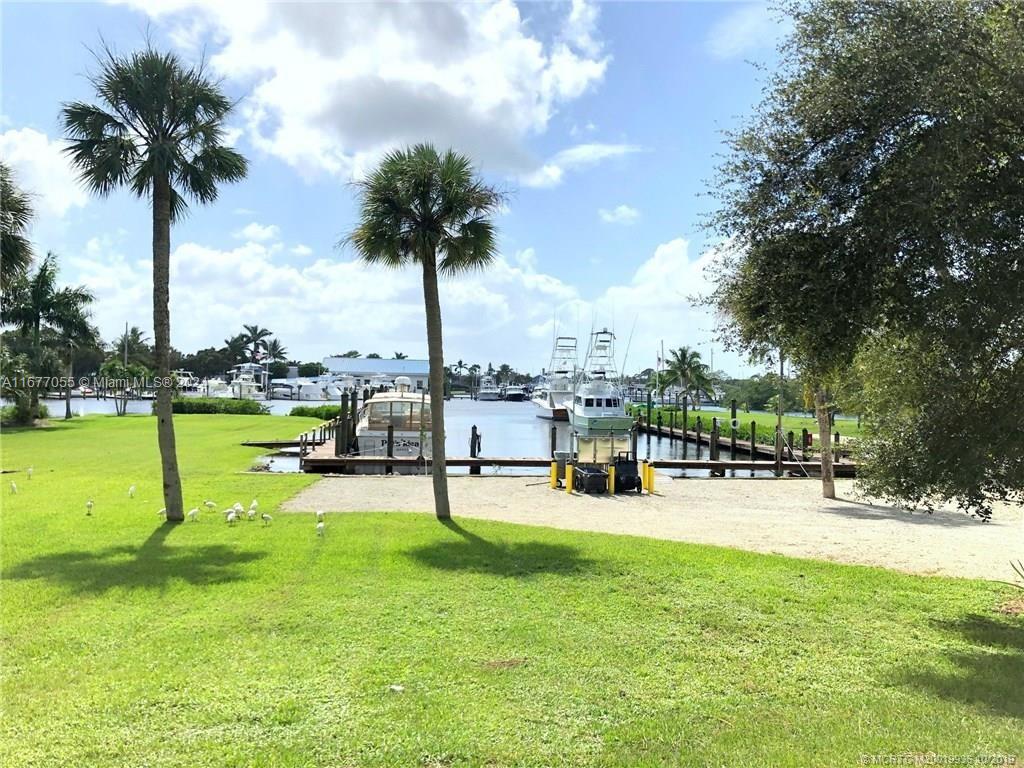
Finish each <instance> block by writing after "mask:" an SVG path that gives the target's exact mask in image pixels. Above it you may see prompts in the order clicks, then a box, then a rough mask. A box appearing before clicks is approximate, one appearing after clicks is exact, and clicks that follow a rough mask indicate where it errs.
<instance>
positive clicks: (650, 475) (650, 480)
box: [647, 464, 654, 493]
mask: <svg viewBox="0 0 1024 768" xmlns="http://www.w3.org/2000/svg"><path fill="white" fill-rule="evenodd" d="M647 492H648V493H654V464H648V465H647Z"/></svg>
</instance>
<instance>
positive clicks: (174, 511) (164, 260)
mask: <svg viewBox="0 0 1024 768" xmlns="http://www.w3.org/2000/svg"><path fill="white" fill-rule="evenodd" d="M170 273H171V187H170V183H169V181H168V180H167V177H166V176H164V177H160V176H159V175H158V176H157V178H156V179H154V182H153V337H154V342H155V346H156V375H157V378H158V379H159V380H158V381H157V385H158V386H157V388H156V425H157V426H156V431H157V442H158V443H159V445H160V463H161V469H162V471H163V481H164V507H166V509H167V520H168V521H169V522H180V521H182V520H184V519H185V508H184V505H183V504H182V501H181V476H180V475H179V474H178V456H177V450H176V448H175V443H174V422H173V420H172V415H171V395H172V392H171V388H170V387H166V386H162V385H163V384H164V383H165V382H166V381H167V380H168V379H169V378H170V375H171V309H170V280H171V274H170Z"/></svg>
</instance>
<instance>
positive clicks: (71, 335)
mask: <svg viewBox="0 0 1024 768" xmlns="http://www.w3.org/2000/svg"><path fill="white" fill-rule="evenodd" d="M56 336H57V338H56V340H55V346H57V347H58V348H60V349H62V350H63V351H64V354H65V362H66V363H67V381H66V382H65V384H64V420H65V421H69V420H70V419H71V389H72V379H73V378H74V375H75V351H76V350H78V349H88V348H89V347H95V346H97V345H99V344H100V343H101V342H100V333H99V331H98V330H97V329H96V328H95V327H94V326H92V325H90V324H89V317H88V314H87V313H86V311H85V306H84V305H82V306H80V307H76V308H74V309H73V310H72V311H71V312H70V313H69V315H68V322H67V323H66V324H65V325H64V327H63V328H61V329H60V330H59V331H58V332H57V334H56Z"/></svg>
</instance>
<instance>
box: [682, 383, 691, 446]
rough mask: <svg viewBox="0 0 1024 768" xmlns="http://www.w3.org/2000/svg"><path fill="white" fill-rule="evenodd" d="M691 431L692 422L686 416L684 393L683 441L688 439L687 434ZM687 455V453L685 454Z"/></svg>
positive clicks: (684, 395)
mask: <svg viewBox="0 0 1024 768" xmlns="http://www.w3.org/2000/svg"><path fill="white" fill-rule="evenodd" d="M689 431H690V421H689V419H688V417H687V415H686V393H685V392H684V393H683V440H685V439H686V435H687V433H688V432H689ZM683 453H684V454H685V453H686V452H685V451H684V452H683Z"/></svg>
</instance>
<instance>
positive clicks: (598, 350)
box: [567, 328, 633, 434]
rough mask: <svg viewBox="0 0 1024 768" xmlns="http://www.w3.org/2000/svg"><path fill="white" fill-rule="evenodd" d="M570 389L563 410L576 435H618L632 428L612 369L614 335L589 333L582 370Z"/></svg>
mask: <svg viewBox="0 0 1024 768" xmlns="http://www.w3.org/2000/svg"><path fill="white" fill-rule="evenodd" d="M574 386H575V391H574V392H573V394H572V397H571V399H570V400H569V401H568V404H567V410H568V412H569V423H570V424H572V426H573V429H575V430H576V431H577V432H586V433H590V434H610V433H620V434H622V433H627V432H629V431H630V430H631V429H632V428H633V417H632V416H630V415H629V414H627V413H626V402H625V398H624V396H623V393H622V389H621V388H620V386H619V375H618V372H617V370H616V368H615V334H614V333H612V332H611V331H609V330H608V329H607V328H605V329H602V330H600V331H596V332H595V333H592V334H591V336H590V348H589V349H588V350H587V356H586V359H585V360H584V361H583V370H582V371H581V372H580V373H579V375H578V376H577V377H576V380H575V382H574Z"/></svg>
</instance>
